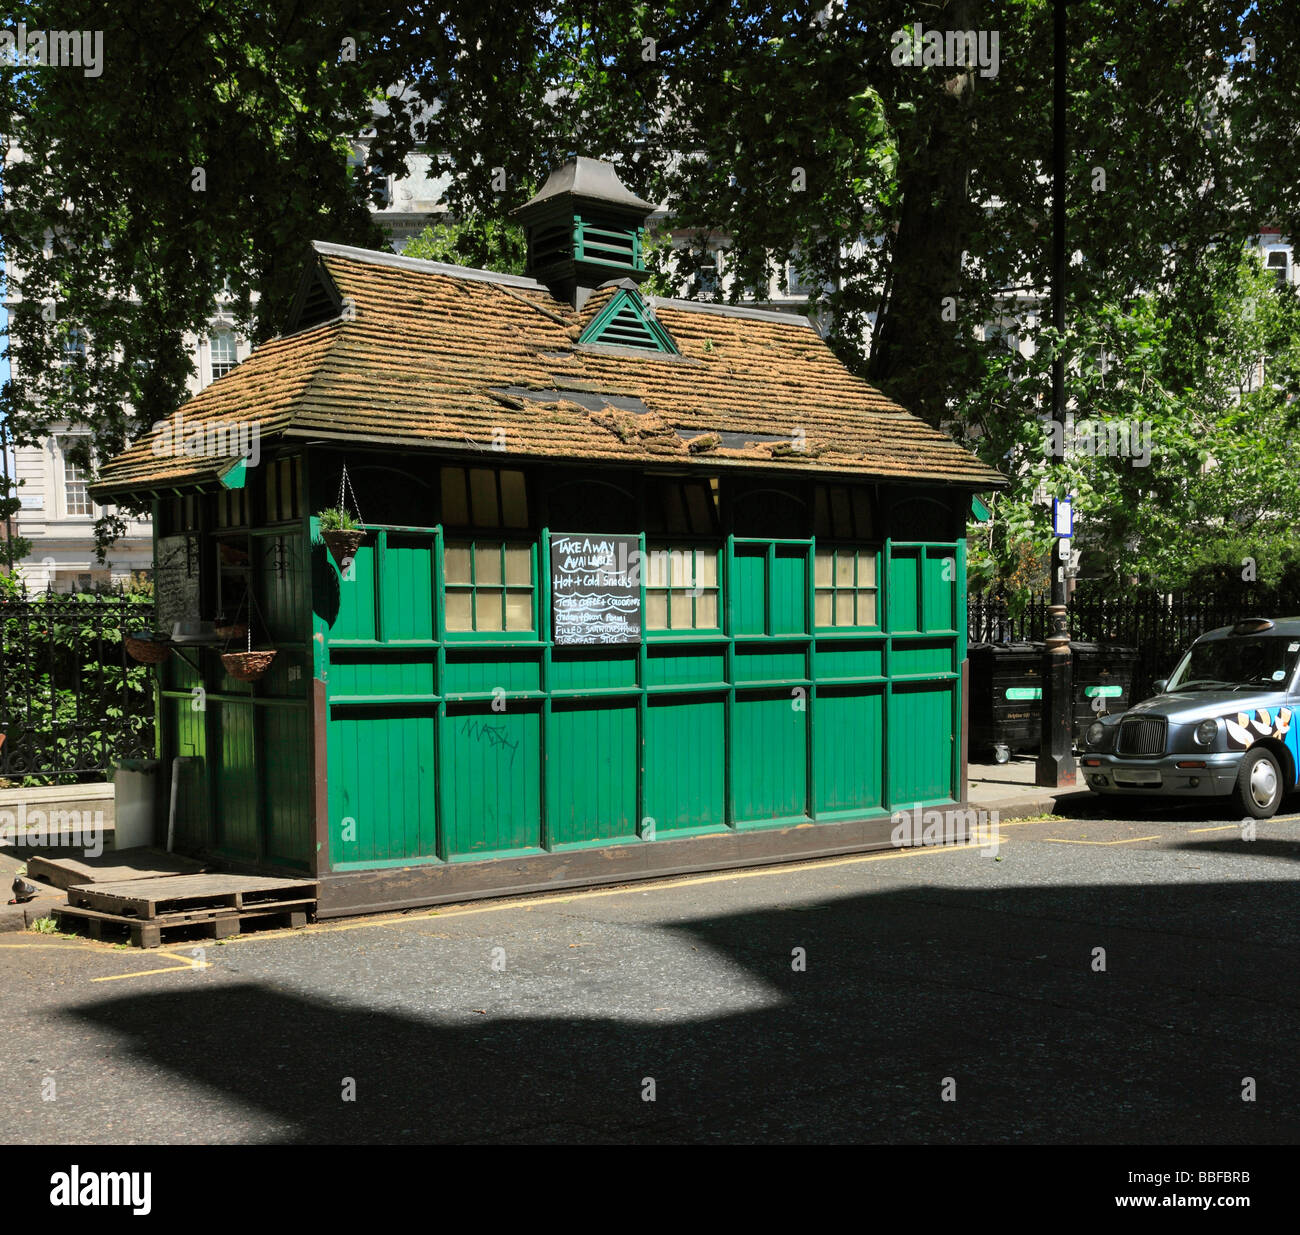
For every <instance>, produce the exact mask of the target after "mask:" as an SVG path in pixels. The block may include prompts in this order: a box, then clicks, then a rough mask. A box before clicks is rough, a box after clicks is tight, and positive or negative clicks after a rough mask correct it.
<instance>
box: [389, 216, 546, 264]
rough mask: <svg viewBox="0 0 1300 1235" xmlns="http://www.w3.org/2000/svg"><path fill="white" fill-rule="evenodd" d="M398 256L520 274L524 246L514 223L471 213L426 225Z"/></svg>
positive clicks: (523, 260)
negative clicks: (451, 219) (452, 219)
mask: <svg viewBox="0 0 1300 1235" xmlns="http://www.w3.org/2000/svg"><path fill="white" fill-rule="evenodd" d="M402 256H403V257H419V258H423V259H424V260H425V261H431V262H449V263H451V264H452V265H454V266H473V267H476V268H478V269H480V270H495V271H496V272H497V273H498V274H523V273H524V262H525V259H526V257H527V246H526V244H525V242H524V232H523V228H521V227H519V226H518V225H517V224H513V223H507V222H505V221H504V220H501V219H493V218H486V217H484V216H482V215H477V214H473V215H470V216H469V217H467V218H463V219H460V220H456V221H451V222H445V223H436V224H433V225H432V226H430V227H426V228H425V229H424V231H422V232H421V233H420V234H419V235H418V236H413V237H412V238H411V239H410V240H409V241H407V244H406V247H405V248H404V249H403V250H402Z"/></svg>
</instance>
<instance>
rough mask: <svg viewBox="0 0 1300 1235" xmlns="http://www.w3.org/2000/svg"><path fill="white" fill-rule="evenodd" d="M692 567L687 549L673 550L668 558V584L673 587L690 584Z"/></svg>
mask: <svg viewBox="0 0 1300 1235" xmlns="http://www.w3.org/2000/svg"><path fill="white" fill-rule="evenodd" d="M692 566H693V563H692V561H691V553H690V550H689V549H686V550H682V549H674V550H673V551H672V555H671V557H670V558H669V565H668V582H669V583H670V584H671V585H672V586H673V587H684V586H685V585H686V584H688V583H691V571H692Z"/></svg>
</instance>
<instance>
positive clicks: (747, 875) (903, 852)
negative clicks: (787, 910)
mask: <svg viewBox="0 0 1300 1235" xmlns="http://www.w3.org/2000/svg"><path fill="white" fill-rule="evenodd" d="M996 843H997V844H999V845H1001V844H1003V843H1005V838H1004V837H1002V836H998V838H997V842H996ZM986 848H988V845H987V843H985V842H979V843H970V844H965V845H928V846H923V847H918V848H915V849H895V850H892V851H890V852H888V853H864V854H854V855H851V856H848V857H843V858H825V859H817V858H813V859H809V860H807V861H803V862H794V863H791V862H786V863H783V864H781V865H779V866H764V867H761V868H759V869H757V870H737V871H721V872H717V873H714V874H701V875H696V876H691V875H686V876H683V877H682V878H680V879H671V880H663V881H660V880H647V881H645V882H644V883H639V884H632V885H630V886H628V887H621V888H591V889H589V890H588V889H578V890H577V891H575V892H568V893H563V894H560V895H557V896H545V897H532V898H528V899H526V900H520V899H518V898H515V899H513V900H504V901H496V902H494V903H492V904H490V905H475V906H473V907H471V908H466V909H451V910H449V911H448V910H443V909H431V910H429V911H427V912H425V913H408V914H402V915H400V916H397V915H393V916H387V915H385V916H384V917H382V918H379V919H378V920H368V919H362V920H360V921H356V922H339V923H335V924H333V925H328V926H326V925H313V926H312V927H310V928H309V931H304V930H303V929H302V928H299V929H297V930H292V929H289V930H278V931H258V932H257V933H256V934H253V935H235V936H233V937H232V938H230V939H223V940H222V941H221V946H222V947H223V948H228V947H230V946H231V944H237V943H261V942H264V941H267V940H271V939H285V938H293V937H295V936H296V937H299V938H301V937H303V936H305V935H306V934H308V933H310V934H313V935H320V934H332V933H335V932H338V931H358V930H367V929H369V930H374V929H376V928H378V927H384V926H402V925H404V924H406V923H408V922H427V921H431V920H433V919H435V918H436V919H440V920H443V921H445V920H446V919H448V918H465V917H469V916H471V915H473V914H481V913H500V912H502V911H503V910H506V909H532V908H533V907H534V906H537V905H568V904H571V903H572V902H573V901H576V900H594V899H596V898H598V897H602V896H628V895H631V894H632V893H634V892H649V891H659V890H661V889H664V888H679V887H686V886H691V885H697V884H704V883H724V882H727V881H728V880H734V879H757V878H760V877H761V876H767V875H780V874H788V873H789V872H791V871H795V870H798V869H799V868H800V867H807V866H815V867H816V868H817V869H818V870H824V869H825V868H827V867H831V866H855V865H857V864H859V863H862V862H883V861H886V860H888V859H892V858H917V857H925V856H932V855H934V854H938V853H962V852H968V851H969V850H971V849H986ZM11 946H15V945H11ZM97 950H98V949H97ZM154 955H155V956H164V957H168V958H169V959H172V960H179V961H184V962H185V963H184V964H182V965H168V966H167V967H165V968H162V969H140V970H135V971H133V972H131V973H115V974H109V975H107V976H105V977H101V978H92V979H91V981H92V982H114V981H118V980H119V979H122V978H143V977H147V976H149V975H150V974H156V973H179V972H180V971H181V970H183V969H195V968H210V967H211V962H205V963H204V965H202V966H196V965H194V964H193V962H192V961H191V960H190V959H189V958H187V957H181V956H177V955H176V954H175V953H169V952H155V953H154Z"/></svg>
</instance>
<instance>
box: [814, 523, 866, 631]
mask: <svg viewBox="0 0 1300 1235" xmlns="http://www.w3.org/2000/svg"><path fill="white" fill-rule="evenodd" d="M812 558H813V561H812V569H813V628H814V629H815V630H879V629H880V547H879V546H878V545H842V544H829V545H828V544H821V543H817V544H814V546H813V552H812ZM867 562H869V563H870V570H869V571H868V570H864V563H867ZM850 563H851V564H850ZM823 564H825V565H826V566H828V567H829V569H823ZM845 564H850V569H849V570H848V571H844V570H843V569H842V565H845ZM846 575H847V578H846V577H845V576H846ZM823 600H825V602H826V604H827V605H828V606H829V619H830V620H829V621H827V620H826V614H825V612H824V609H823ZM864 601H869V604H870V614H871V618H872V620H871V621H870V622H864V621H862V617H863V609H864V603H863V602H864ZM845 603H846V604H847V607H848V608H849V609H850V616H851V617H852V620H851V621H847V622H842V621H840V620H839V619H840V616H841V613H842V612H843V609H842V604H845Z"/></svg>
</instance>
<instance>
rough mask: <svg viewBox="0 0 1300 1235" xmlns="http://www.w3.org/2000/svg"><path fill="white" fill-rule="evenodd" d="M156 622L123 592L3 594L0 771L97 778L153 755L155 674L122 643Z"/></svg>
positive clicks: (140, 601) (23, 778)
mask: <svg viewBox="0 0 1300 1235" xmlns="http://www.w3.org/2000/svg"><path fill="white" fill-rule="evenodd" d="M153 621H154V607H153V603H152V601H151V600H149V599H147V598H141V597H135V596H130V595H125V594H121V593H107V594H96V593H74V594H66V593H54V592H45V593H40V594H37V595H35V596H30V597H29V596H26V595H24V594H19V595H18V596H17V597H13V596H9V597H5V596H0V734H3V735H4V741H3V743H2V744H0V778H3V779H4V780H8V781H12V782H14V783H15V784H23V783H34V784H51V783H53V784H58V783H68V782H76V781H89V780H96V779H99V778H101V777H103V776H105V775H108V774H109V773H110V771H111V767H112V764H113V762H114V760H116V759H121V758H133V757H134V758H138V757H145V756H149V755H152V754H153V746H154V700H153V679H152V677H151V673H150V670H149V669H148V668H147V667H146V666H144V665H139V664H137V663H136V662H135V661H133V660H131V659H130V657H128V656H127V655H126V651H125V648H124V647H123V644H122V632H123V631H124V630H125V631H127V632H131V631H135V630H149V629H150V628H151V627H152V625H153Z"/></svg>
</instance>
